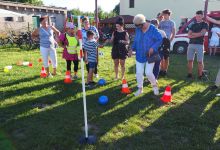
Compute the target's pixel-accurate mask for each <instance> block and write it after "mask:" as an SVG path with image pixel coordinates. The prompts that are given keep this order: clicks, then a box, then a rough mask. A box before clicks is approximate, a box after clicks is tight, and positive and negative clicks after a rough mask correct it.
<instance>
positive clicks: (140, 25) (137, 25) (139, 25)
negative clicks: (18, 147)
mask: <svg viewBox="0 0 220 150" xmlns="http://www.w3.org/2000/svg"><path fill="white" fill-rule="evenodd" d="M142 26H143V24H135V27H137V28H141V27H142Z"/></svg>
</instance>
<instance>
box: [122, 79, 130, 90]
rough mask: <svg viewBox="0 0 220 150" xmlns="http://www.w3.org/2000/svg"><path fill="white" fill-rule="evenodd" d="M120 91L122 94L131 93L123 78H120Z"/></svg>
mask: <svg viewBox="0 0 220 150" xmlns="http://www.w3.org/2000/svg"><path fill="white" fill-rule="evenodd" d="M121 92H122V93H124V94H130V93H131V91H130V89H129V88H128V84H127V81H126V80H125V79H123V80H122V89H121Z"/></svg>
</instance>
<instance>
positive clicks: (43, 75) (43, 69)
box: [40, 67, 47, 78]
mask: <svg viewBox="0 0 220 150" xmlns="http://www.w3.org/2000/svg"><path fill="white" fill-rule="evenodd" d="M40 77H41V78H46V77H47V73H46V70H45V68H44V67H42V69H41V73H40Z"/></svg>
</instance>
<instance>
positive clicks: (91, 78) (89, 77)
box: [87, 68, 95, 84]
mask: <svg viewBox="0 0 220 150" xmlns="http://www.w3.org/2000/svg"><path fill="white" fill-rule="evenodd" d="M94 70H95V69H94V68H89V73H88V76H87V84H88V83H90V82H92V81H93V73H94Z"/></svg>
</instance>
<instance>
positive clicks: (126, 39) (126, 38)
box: [121, 32, 130, 45]
mask: <svg viewBox="0 0 220 150" xmlns="http://www.w3.org/2000/svg"><path fill="white" fill-rule="evenodd" d="M121 42H122V43H123V44H126V45H128V44H129V43H130V39H129V35H128V33H127V32H126V35H125V40H122V41H121Z"/></svg>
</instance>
